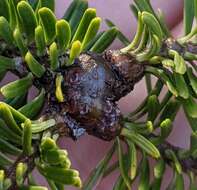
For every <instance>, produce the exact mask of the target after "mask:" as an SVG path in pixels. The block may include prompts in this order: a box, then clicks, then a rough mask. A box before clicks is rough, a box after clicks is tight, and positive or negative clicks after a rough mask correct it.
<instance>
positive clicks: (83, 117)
mask: <svg viewBox="0 0 197 190" xmlns="http://www.w3.org/2000/svg"><path fill="white" fill-rule="evenodd" d="M62 75H63V77H64V80H63V82H62V91H63V94H64V99H65V101H64V102H63V103H59V108H58V112H59V114H60V115H61V116H62V117H61V123H64V125H66V127H68V128H69V129H70V135H71V136H72V137H73V138H75V139H76V138H77V137H79V136H80V135H82V134H83V133H84V132H85V131H86V132H87V133H88V134H91V135H94V136H97V137H99V138H101V139H103V140H111V139H113V138H115V137H116V136H117V135H118V134H119V133H120V129H121V127H122V115H121V113H120V110H119V108H118V107H117V104H116V101H118V100H119V99H120V98H121V97H124V96H125V95H127V94H128V93H129V92H130V91H131V90H133V87H134V85H135V83H136V82H138V81H139V80H140V79H141V78H142V77H143V76H144V66H143V65H142V64H140V63H137V62H136V61H135V59H134V58H133V57H131V56H130V55H126V54H122V53H121V52H120V51H106V52H105V53H104V54H102V55H97V54H94V53H82V54H81V55H80V56H79V58H78V59H77V60H76V61H75V63H74V64H73V65H72V66H70V67H67V68H66V69H65V70H64V72H63V73H62ZM50 101H52V98H50ZM53 101H55V100H53ZM53 105H54V104H53ZM50 109H52V108H50ZM50 109H48V111H50V112H51V110H50ZM56 109H57V108H56ZM52 110H53V109H52ZM56 111H57V110H56ZM56 118H57V117H56ZM58 118H60V117H58ZM59 120H60V119H59Z"/></svg>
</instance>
